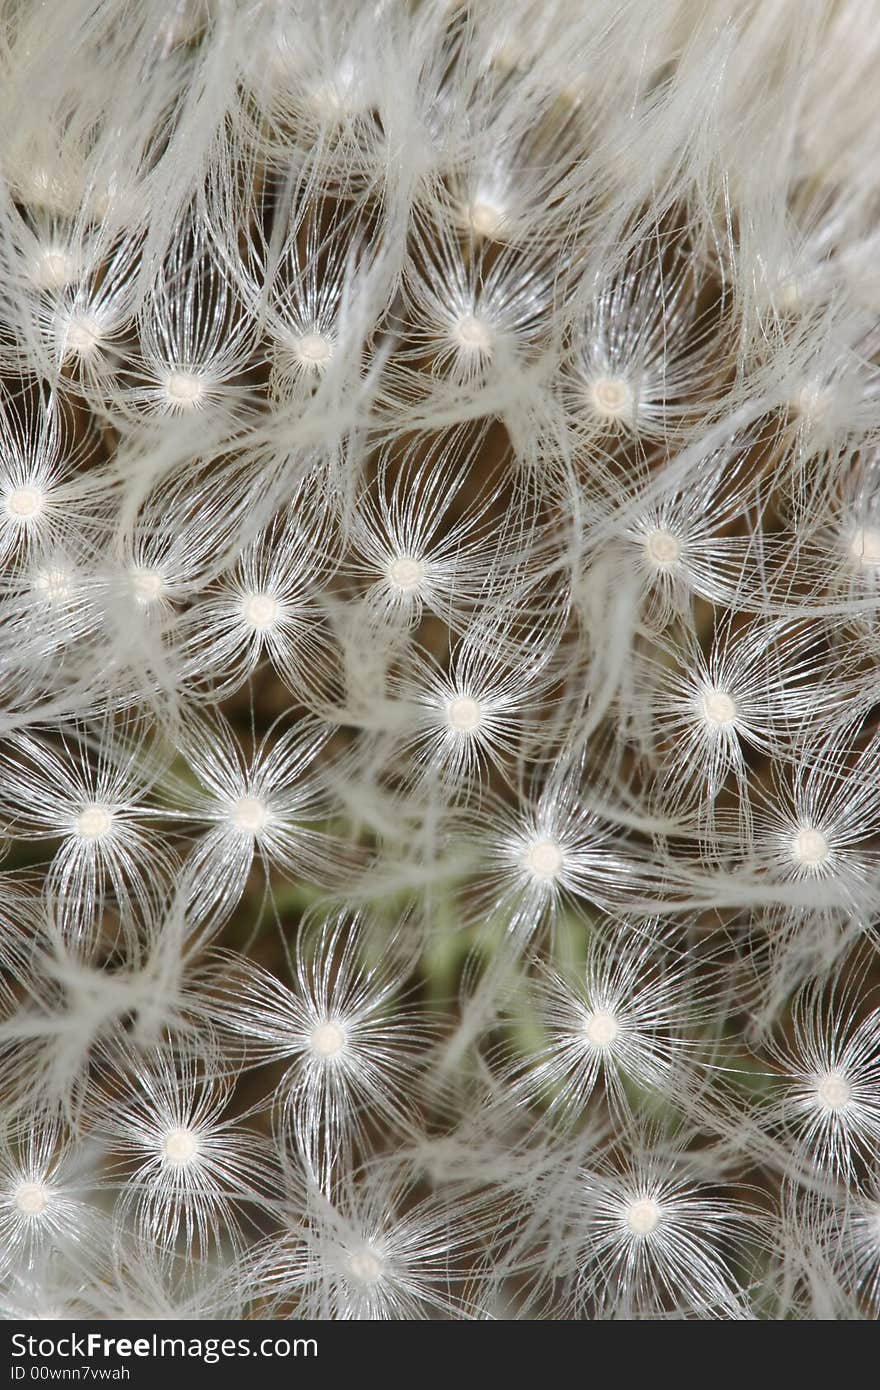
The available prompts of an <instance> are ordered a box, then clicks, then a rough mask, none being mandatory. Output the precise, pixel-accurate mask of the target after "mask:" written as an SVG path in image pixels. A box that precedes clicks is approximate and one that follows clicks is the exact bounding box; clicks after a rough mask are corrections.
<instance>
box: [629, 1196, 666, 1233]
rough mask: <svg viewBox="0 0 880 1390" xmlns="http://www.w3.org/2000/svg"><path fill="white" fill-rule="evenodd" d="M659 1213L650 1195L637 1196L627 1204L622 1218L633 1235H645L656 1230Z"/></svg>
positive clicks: (658, 1222)
mask: <svg viewBox="0 0 880 1390" xmlns="http://www.w3.org/2000/svg"><path fill="white" fill-rule="evenodd" d="M661 1214H662V1213H661V1211H660V1207H659V1206H658V1204H657V1203H656V1202H655V1201H654V1199H653V1198H652V1197H639V1198H637V1199H636V1201H634V1202H630V1203H629V1204H628V1205H627V1207H626V1209H625V1211H624V1220H625V1221H626V1224H627V1226H628V1227H629V1229H630V1231H632V1233H633V1235H634V1236H641V1237H646V1236H650V1235H652V1234H653V1233H654V1231H656V1229H657V1227H658V1226H659V1224H660V1217H661Z"/></svg>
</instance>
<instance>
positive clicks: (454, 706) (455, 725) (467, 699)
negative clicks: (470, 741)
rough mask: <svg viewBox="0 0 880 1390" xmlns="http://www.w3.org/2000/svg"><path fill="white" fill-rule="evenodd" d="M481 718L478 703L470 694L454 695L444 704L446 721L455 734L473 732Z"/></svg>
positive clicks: (478, 725) (475, 730)
mask: <svg viewBox="0 0 880 1390" xmlns="http://www.w3.org/2000/svg"><path fill="white" fill-rule="evenodd" d="M482 720H483V715H482V711H481V709H480V706H479V703H478V702H477V701H476V700H474V699H473V698H472V696H470V695H456V697H455V699H454V700H450V701H449V704H448V705H447V706H446V722H447V724H448V725H449V727H450V729H452V731H453V732H454V733H456V734H465V735H470V734H475V733H476V732H477V729H479V727H480V724H481V723H482Z"/></svg>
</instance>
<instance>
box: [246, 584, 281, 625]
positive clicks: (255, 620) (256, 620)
mask: <svg viewBox="0 0 880 1390" xmlns="http://www.w3.org/2000/svg"><path fill="white" fill-rule="evenodd" d="M280 613H281V606H280V604H279V602H278V600H277V598H275V597H274V596H273V595H272V594H267V593H259V594H246V595H245V596H244V598H243V599H242V601H241V616H242V617H243V618H244V620H245V622H246V623H247V624H248V626H249V627H252V628H253V629H254V631H255V632H269V631H270V630H271V629H272V628H273V627H274V626H275V624H276V623H277V622H278V618H279V616H280Z"/></svg>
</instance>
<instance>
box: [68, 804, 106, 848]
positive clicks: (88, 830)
mask: <svg viewBox="0 0 880 1390" xmlns="http://www.w3.org/2000/svg"><path fill="white" fill-rule="evenodd" d="M113 820H114V816H113V811H112V808H111V807H109V806H105V805H104V803H103V802H101V801H92V802H90V803H89V804H88V806H84V807H83V809H82V810H81V811H80V813H79V815H78V816H77V818H76V833H77V835H78V836H79V837H80V839H81V840H103V839H104V838H105V837H106V836H107V835H109V834H110V832H111V830H112V829H113Z"/></svg>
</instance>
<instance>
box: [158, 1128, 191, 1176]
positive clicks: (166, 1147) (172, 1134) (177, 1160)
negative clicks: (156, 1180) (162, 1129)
mask: <svg viewBox="0 0 880 1390" xmlns="http://www.w3.org/2000/svg"><path fill="white" fill-rule="evenodd" d="M200 1147H201V1145H200V1142H199V1136H198V1134H196V1132H195V1131H194V1130H192V1129H187V1128H185V1127H182V1128H180V1129H172V1130H169V1132H168V1133H167V1134H166V1135H165V1138H164V1139H163V1141H162V1153H163V1155H164V1158H165V1161H166V1163H168V1164H169V1165H170V1166H171V1167H172V1168H186V1167H187V1166H188V1165H189V1164H190V1163H192V1161H193V1159H194V1158H196V1157H197V1156H198V1153H199V1149H200Z"/></svg>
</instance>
